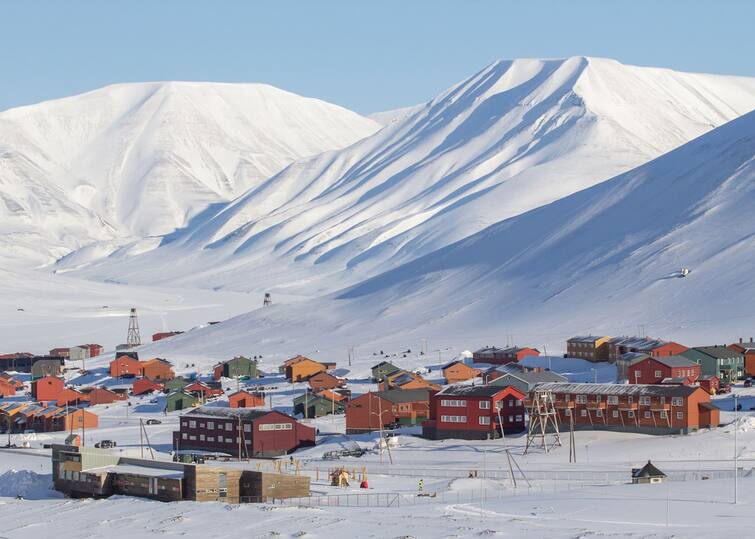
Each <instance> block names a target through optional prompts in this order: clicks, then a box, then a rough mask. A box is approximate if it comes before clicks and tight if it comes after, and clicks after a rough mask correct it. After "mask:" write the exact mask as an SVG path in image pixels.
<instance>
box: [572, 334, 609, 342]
mask: <svg viewBox="0 0 755 539" xmlns="http://www.w3.org/2000/svg"><path fill="white" fill-rule="evenodd" d="M605 338H607V336H606V335H577V336H576V337H572V338H571V339H567V340H566V342H586V343H591V344H592V343H594V342H595V341H597V340H598V339H605Z"/></svg>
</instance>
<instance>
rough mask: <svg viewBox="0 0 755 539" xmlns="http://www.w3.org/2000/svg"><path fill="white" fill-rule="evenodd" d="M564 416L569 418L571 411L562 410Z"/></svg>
mask: <svg viewBox="0 0 755 539" xmlns="http://www.w3.org/2000/svg"><path fill="white" fill-rule="evenodd" d="M564 415H565V416H567V417H568V416H570V415H571V410H569V409H568V408H567V409H566V410H564Z"/></svg>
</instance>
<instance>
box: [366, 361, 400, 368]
mask: <svg viewBox="0 0 755 539" xmlns="http://www.w3.org/2000/svg"><path fill="white" fill-rule="evenodd" d="M383 365H390V366H391V367H394V368H395V369H396V370H398V367H396V365H394V364H393V363H391V362H390V361H381V362H380V363H378V364H377V365H373V366H372V367H371V368H370V370H375V369H377V368H379V367H382V366H383Z"/></svg>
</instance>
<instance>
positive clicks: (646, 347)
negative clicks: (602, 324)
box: [608, 337, 689, 362]
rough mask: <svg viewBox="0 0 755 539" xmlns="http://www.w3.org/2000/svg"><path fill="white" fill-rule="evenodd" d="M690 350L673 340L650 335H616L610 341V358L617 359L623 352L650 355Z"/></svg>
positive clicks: (655, 355) (663, 354)
mask: <svg viewBox="0 0 755 539" xmlns="http://www.w3.org/2000/svg"><path fill="white" fill-rule="evenodd" d="M687 350H689V349H688V348H687V347H686V346H684V345H681V344H679V343H677V342H673V341H661V340H658V339H651V338H648V337H614V338H613V339H611V340H610V341H608V360H609V361H612V362H613V361H616V360H617V359H619V357H621V356H622V355H623V354H627V353H630V352H631V353H644V354H647V355H649V356H650V357H664V356H676V355H679V354H681V353H682V352H685V351H687Z"/></svg>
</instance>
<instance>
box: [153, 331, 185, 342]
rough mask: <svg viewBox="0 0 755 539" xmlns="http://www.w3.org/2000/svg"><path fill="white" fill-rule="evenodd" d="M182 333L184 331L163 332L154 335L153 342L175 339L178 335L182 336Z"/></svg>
mask: <svg viewBox="0 0 755 539" xmlns="http://www.w3.org/2000/svg"><path fill="white" fill-rule="evenodd" d="M181 333H183V331H161V332H158V333H153V334H152V342H156V341H161V340H163V339H167V338H169V337H175V336H176V335H180V334H181Z"/></svg>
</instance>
